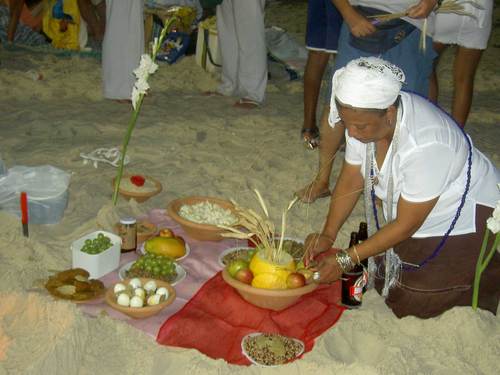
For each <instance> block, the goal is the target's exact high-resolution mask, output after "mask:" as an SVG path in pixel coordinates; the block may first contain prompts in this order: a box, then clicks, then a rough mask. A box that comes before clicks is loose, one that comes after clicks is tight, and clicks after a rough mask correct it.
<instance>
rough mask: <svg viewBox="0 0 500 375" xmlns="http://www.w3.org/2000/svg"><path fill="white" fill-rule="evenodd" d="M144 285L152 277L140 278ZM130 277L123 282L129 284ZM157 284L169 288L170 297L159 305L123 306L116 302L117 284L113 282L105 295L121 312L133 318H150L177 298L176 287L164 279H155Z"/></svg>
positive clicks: (109, 303)
mask: <svg viewBox="0 0 500 375" xmlns="http://www.w3.org/2000/svg"><path fill="white" fill-rule="evenodd" d="M140 280H141V283H142V285H144V284H145V283H147V282H148V281H149V280H152V279H147V278H140ZM129 281H130V279H125V280H123V281H120V283H121V284H125V285H128V282H129ZM155 282H156V285H157V286H158V288H159V287H162V286H164V287H165V288H167V289H168V298H167V299H166V300H165V301H163V302H162V303H159V304H158V305H154V306H145V307H125V306H121V305H119V304H118V303H116V297H115V293H114V287H115V285H116V284H113V285H112V286H111V287H110V288H108V290H107V291H106V295H105V296H104V299H105V301H106V303H107V304H108V305H109V306H111V307H112V308H113V309H115V310H118V311H120V312H121V313H123V314H125V315H128V316H130V317H131V318H134V319H144V318H149V317H150V316H153V315H156V314H158V313H159V312H160V311H161V310H163V309H164V308H165V307H167V306H168V305H170V304H171V303H172V302H174V300H175V290H174V288H173V287H172V286H171V285H170V284H169V283H167V282H165V281H162V280H155Z"/></svg>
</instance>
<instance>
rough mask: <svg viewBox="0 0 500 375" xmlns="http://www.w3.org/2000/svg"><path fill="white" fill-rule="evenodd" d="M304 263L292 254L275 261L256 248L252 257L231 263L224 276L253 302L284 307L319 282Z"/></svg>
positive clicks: (280, 308)
mask: <svg viewBox="0 0 500 375" xmlns="http://www.w3.org/2000/svg"><path fill="white" fill-rule="evenodd" d="M300 267H301V266H300V265H299V268H297V265H296V264H295V261H294V260H293V258H292V257H291V256H290V255H289V254H286V255H284V256H282V259H281V260H279V261H276V260H275V261H272V262H271V261H269V260H267V259H266V258H265V257H264V256H263V253H262V252H256V253H254V254H253V255H252V257H251V258H250V259H247V260H243V259H237V260H235V261H233V262H231V263H229V264H228V265H227V266H226V267H225V268H224V269H223V271H222V278H223V279H224V281H225V282H226V283H227V284H229V285H230V286H232V287H233V288H234V289H235V290H236V291H237V292H238V293H239V294H240V296H241V297H242V298H243V299H244V300H245V301H247V302H249V303H251V304H252V305H254V306H258V307H262V308H265V309H270V310H274V311H280V310H283V309H286V308H287V307H289V306H291V305H293V304H294V303H295V302H297V301H298V300H299V299H300V297H302V296H303V295H305V294H307V293H310V292H312V291H313V290H314V289H316V288H317V286H318V284H316V283H314V282H312V280H311V272H310V271H309V270H307V269H305V268H300Z"/></svg>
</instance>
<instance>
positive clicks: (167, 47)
mask: <svg viewBox="0 0 500 375" xmlns="http://www.w3.org/2000/svg"><path fill="white" fill-rule="evenodd" d="M190 39H191V38H190V37H189V35H188V34H187V33H183V32H178V31H175V32H171V33H169V34H168V35H167V36H166V38H165V41H164V42H163V44H162V46H161V48H160V51H159V52H158V55H157V56H156V60H158V61H164V62H167V63H169V64H173V63H175V62H176V61H177V60H179V59H180V58H181V57H182V56H184V55H185V54H186V50H187V49H188V47H189V41H190Z"/></svg>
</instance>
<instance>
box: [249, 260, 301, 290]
mask: <svg viewBox="0 0 500 375" xmlns="http://www.w3.org/2000/svg"><path fill="white" fill-rule="evenodd" d="M250 271H252V273H253V275H254V280H255V277H256V276H259V275H261V274H266V275H271V276H274V277H275V278H279V279H281V281H280V283H281V282H282V283H283V284H284V285H285V288H286V279H287V277H288V275H290V274H291V273H292V272H294V271H295V262H294V260H293V258H292V257H291V256H290V255H289V254H285V256H284V259H282V261H281V262H280V263H271V262H269V261H268V260H266V259H263V257H262V253H261V252H258V253H256V254H255V255H254V256H253V258H252V260H251V261H250ZM267 278H269V276H267ZM252 285H253V283H252ZM257 288H259V287H257ZM261 288H265V287H261ZM266 289H281V288H274V287H269V288H266Z"/></svg>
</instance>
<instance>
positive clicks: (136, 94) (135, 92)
mask: <svg viewBox="0 0 500 375" xmlns="http://www.w3.org/2000/svg"><path fill="white" fill-rule="evenodd" d="M140 97H141V93H140V92H139V90H137V88H136V87H135V86H134V88H133V89H132V97H131V100H132V107H134V111H135V110H136V109H137V103H139V99H140Z"/></svg>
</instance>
